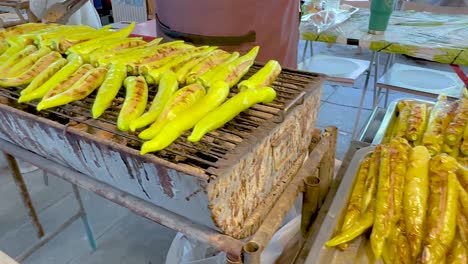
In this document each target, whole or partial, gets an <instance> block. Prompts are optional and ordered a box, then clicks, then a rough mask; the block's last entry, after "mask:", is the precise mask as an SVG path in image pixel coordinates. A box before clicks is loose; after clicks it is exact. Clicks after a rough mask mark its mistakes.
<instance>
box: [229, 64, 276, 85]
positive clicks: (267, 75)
mask: <svg viewBox="0 0 468 264" xmlns="http://www.w3.org/2000/svg"><path fill="white" fill-rule="evenodd" d="M280 73H281V65H280V64H279V62H277V61H275V60H270V61H268V62H267V63H266V64H265V66H263V67H262V68H261V69H260V70H259V71H258V72H256V73H255V74H254V75H253V76H252V77H250V78H249V79H248V80H245V81H242V82H240V83H239V84H238V85H237V87H239V90H240V91H244V90H246V89H253V88H260V87H265V86H270V85H271V84H272V83H273V82H274V81H275V80H276V78H277V77H278V75H279V74H280Z"/></svg>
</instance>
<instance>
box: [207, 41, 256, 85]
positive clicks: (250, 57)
mask: <svg viewBox="0 0 468 264" xmlns="http://www.w3.org/2000/svg"><path fill="white" fill-rule="evenodd" d="M259 50H260V47H258V46H256V47H254V48H252V49H251V50H250V51H249V52H248V53H247V54H245V55H244V56H241V57H239V58H237V59H236V60H234V61H232V62H231V63H229V64H227V65H226V66H225V67H222V68H221V69H219V70H218V71H216V72H215V73H214V74H213V77H212V78H206V79H203V78H200V80H201V82H202V84H203V85H204V86H205V87H207V88H208V87H211V84H212V83H215V82H219V81H222V82H225V83H227V85H228V86H229V87H230V88H231V87H233V86H234V85H235V84H236V83H237V82H239V80H240V79H241V78H242V77H243V76H244V75H245V74H246V73H247V72H248V71H249V69H250V67H251V66H252V65H253V64H254V62H255V58H256V57H257V54H258V51H259Z"/></svg>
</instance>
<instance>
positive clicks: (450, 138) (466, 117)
mask: <svg viewBox="0 0 468 264" xmlns="http://www.w3.org/2000/svg"><path fill="white" fill-rule="evenodd" d="M467 123H468V98H465V97H463V98H462V99H461V100H460V102H459V105H458V111H457V114H456V115H455V117H454V118H453V120H452V121H451V122H450V125H449V126H448V127H447V130H446V131H445V140H444V141H445V143H446V144H448V145H449V146H458V145H459V144H460V142H461V140H462V138H463V133H464V130H465V126H466V124H467Z"/></svg>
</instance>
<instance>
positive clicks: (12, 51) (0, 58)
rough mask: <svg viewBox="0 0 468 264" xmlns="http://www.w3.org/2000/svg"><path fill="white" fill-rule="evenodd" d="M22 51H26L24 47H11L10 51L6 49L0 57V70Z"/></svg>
mask: <svg viewBox="0 0 468 264" xmlns="http://www.w3.org/2000/svg"><path fill="white" fill-rule="evenodd" d="M22 49H24V46H20V45H16V46H9V47H8V49H6V50H5V51H4V52H3V53H2V55H0V69H2V68H3V63H5V62H6V61H7V60H8V59H10V58H11V57H12V56H14V55H15V54H17V53H18V52H20V51H21V50H22Z"/></svg>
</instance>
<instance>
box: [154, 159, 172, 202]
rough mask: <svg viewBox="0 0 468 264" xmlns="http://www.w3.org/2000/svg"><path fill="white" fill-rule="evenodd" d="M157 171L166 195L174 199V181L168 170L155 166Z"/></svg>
mask: <svg viewBox="0 0 468 264" xmlns="http://www.w3.org/2000/svg"><path fill="white" fill-rule="evenodd" d="M155 169H156V171H157V173H158V175H157V177H158V178H159V183H160V184H161V187H162V189H163V190H164V193H165V194H166V195H167V196H169V198H174V192H173V191H172V188H174V186H173V185H172V180H171V178H170V177H169V174H168V173H167V170H166V169H165V168H161V167H159V166H155Z"/></svg>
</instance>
